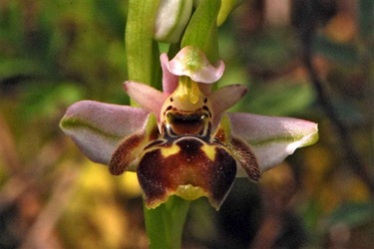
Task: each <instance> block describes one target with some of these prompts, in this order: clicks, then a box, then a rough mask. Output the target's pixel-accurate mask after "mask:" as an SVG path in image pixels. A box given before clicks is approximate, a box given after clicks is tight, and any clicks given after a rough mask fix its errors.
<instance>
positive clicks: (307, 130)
mask: <svg viewBox="0 0 374 249" xmlns="http://www.w3.org/2000/svg"><path fill="white" fill-rule="evenodd" d="M228 115H229V118H230V120H231V127H232V132H233V136H235V137H238V138H240V139H242V140H244V141H246V142H247V143H248V144H249V145H250V146H251V148H252V149H253V152H254V154H255V155H256V158H257V160H258V163H259V167H260V169H261V171H264V170H267V169H269V168H271V167H274V166H276V165H278V164H279V163H281V162H282V161H283V160H284V159H285V158H286V157H287V156H288V155H291V154H293V153H294V151H295V150H296V149H297V148H301V147H304V146H307V145H310V144H313V143H315V142H316V141H317V140H318V127H317V124H316V123H313V122H310V121H306V120H301V119H295V118H285V117H269V116H261V115H255V114H247V113H228Z"/></svg>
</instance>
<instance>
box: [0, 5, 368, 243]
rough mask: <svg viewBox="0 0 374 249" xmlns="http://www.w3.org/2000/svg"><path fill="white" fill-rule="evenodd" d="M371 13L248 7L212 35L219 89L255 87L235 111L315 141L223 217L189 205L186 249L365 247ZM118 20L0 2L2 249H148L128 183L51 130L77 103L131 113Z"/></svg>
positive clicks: (363, 8)
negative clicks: (297, 124)
mask: <svg viewBox="0 0 374 249" xmlns="http://www.w3.org/2000/svg"><path fill="white" fill-rule="evenodd" d="M373 6H374V1H372V0H339V1H338V0H336V1H334V0H310V1H304V0H303V1H298V0H295V1H292V0H282V1H271V0H246V1H243V4H242V5H241V6H240V7H238V8H237V9H236V10H235V11H234V12H233V14H232V15H231V17H230V18H229V20H228V21H227V23H225V25H223V26H222V27H220V51H221V58H222V59H223V60H224V61H225V63H226V73H225V75H224V77H223V79H222V80H221V81H220V83H219V84H221V85H227V84H231V83H243V84H247V85H248V88H249V92H248V94H247V95H246V96H245V98H244V99H243V100H242V101H241V102H240V103H239V104H238V105H237V106H235V107H234V108H232V109H233V110H235V111H244V112H251V113H257V114H264V115H277V116H293V117H299V118H304V119H308V120H312V121H315V122H318V123H319V128H320V141H319V142H318V143H317V144H316V145H314V146H311V147H308V148H304V149H301V150H299V151H297V152H296V153H295V155H293V156H291V157H289V158H288V159H287V161H286V162H284V163H282V165H280V166H279V167H276V168H274V169H272V170H270V171H268V172H265V173H264V174H263V177H262V180H261V181H260V183H259V184H253V183H251V182H249V181H248V180H246V179H238V180H237V181H236V183H235V186H234V188H233V190H232V192H231V193H230V195H229V197H228V198H227V200H226V202H225V203H224V205H223V206H222V208H221V210H220V211H219V212H216V211H215V210H213V209H212V208H211V207H210V206H209V205H208V204H207V202H206V200H205V199H201V200H198V201H196V202H194V203H193V205H192V209H191V210H190V213H189V217H188V220H187V224H186V227H185V231H184V236H183V237H184V239H183V241H184V242H183V248H199V249H200V248H334V249H338V248H342V249H343V248H372V246H373V245H374V206H373V194H374V189H373V188H372V186H370V184H372V183H373V181H374V179H373V175H374V169H373V164H374V146H373V143H374V142H373V140H374V134H373V119H374V118H373V113H374V100H373V96H374V95H373V93H374V84H373V78H374V66H373V47H374V41H373V39H374V28H373V25H374V17H373V13H374V7H373ZM307 9H309V10H313V11H314V12H313V13H317V15H316V16H314V18H312V21H311V23H310V22H309V23H308V22H305V18H306V16H307V15H305V13H304V12H305V11H306V10H307ZM126 12H127V2H126V1H124V0H84V1H83V0H69V1H66V0H55V1H50V0H0V248H2V249H3V248H4V249H8V248H9V249H10V248H25V249H28V248H69V249H70V248H71V249H79V248H93V249H94V248H110V249H111V248H113V249H116V248H147V238H146V234H145V230H144V220H143V214H142V198H141V192H140V189H139V186H138V185H137V179H136V175H134V174H133V173H126V174H125V175H123V176H121V177H113V176H111V175H110V174H109V172H108V170H107V168H106V167H105V166H102V165H97V164H94V163H91V162H90V161H88V160H87V159H86V158H84V157H83V156H82V154H80V152H79V151H78V150H77V148H76V147H75V146H74V144H73V143H72V141H71V140H70V139H69V138H68V137H66V136H65V135H64V134H63V133H62V132H61V131H60V129H59V127H58V124H59V121H60V119H61V117H62V116H63V115H64V112H65V110H66V108H67V107H68V106H69V105H70V104H72V103H74V102H76V101H78V100H82V99H93V100H97V101H103V102H108V103H118V104H128V102H129V99H128V97H127V96H126V94H125V93H124V92H123V91H122V86H121V83H122V82H123V81H124V80H126V79H127V76H126V75H127V73H126V58H125V47H124V43H123V38H124V29H125V20H126ZM309 21H310V20H309ZM303 23H304V24H305V23H307V25H301V24H303ZM308 24H309V25H315V29H314V30H313V34H314V38H313V42H312V44H311V48H312V51H313V57H312V61H313V63H314V65H315V67H316V70H317V72H318V75H319V77H320V78H321V81H322V82H323V87H324V89H325V91H326V93H327V95H328V101H329V103H330V104H331V105H332V106H333V108H334V109H335V110H336V113H337V116H338V121H339V124H340V125H342V126H344V127H345V131H346V134H347V135H348V136H349V137H350V139H351V140H352V143H350V144H349V145H348V147H349V149H352V151H355V152H357V155H358V157H359V158H360V160H361V161H362V165H354V164H352V163H351V161H350V160H346V155H347V151H346V150H344V146H342V145H343V144H344V143H346V141H344V139H342V138H341V136H340V135H339V132H337V129H336V124H335V123H334V121H332V120H331V117H330V116H329V115H327V114H326V112H325V106H323V105H321V104H320V102H319V101H318V93H317V92H316V91H315V87H314V85H313V82H312V81H311V80H310V72H309V70H307V69H306V68H305V67H304V63H303V60H304V59H303V56H302V51H303V43H302V39H303V31H304V29H307V28H308V27H309V26H308ZM361 166H364V168H365V169H364V170H366V173H367V175H366V176H367V178H366V179H364V178H365V177H362V175H361V176H360V175H358V174H356V173H355V172H356V170H355V169H357V167H361ZM361 171H362V170H361Z"/></svg>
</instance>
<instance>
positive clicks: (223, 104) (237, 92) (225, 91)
mask: <svg viewBox="0 0 374 249" xmlns="http://www.w3.org/2000/svg"><path fill="white" fill-rule="evenodd" d="M246 92H247V87H246V86H244V85H239V84H236V85H229V86H225V87H222V88H220V89H218V90H217V91H214V92H213V93H212V94H211V95H210V96H209V98H210V101H211V103H212V105H213V113H214V115H215V116H216V117H217V118H219V117H220V114H221V113H223V112H224V111H226V110H227V109H229V108H230V107H232V106H233V105H235V104H236V103H237V102H238V101H239V100H240V99H241V98H242V97H243V96H244V94H246Z"/></svg>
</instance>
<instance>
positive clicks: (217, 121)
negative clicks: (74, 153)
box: [61, 46, 318, 209]
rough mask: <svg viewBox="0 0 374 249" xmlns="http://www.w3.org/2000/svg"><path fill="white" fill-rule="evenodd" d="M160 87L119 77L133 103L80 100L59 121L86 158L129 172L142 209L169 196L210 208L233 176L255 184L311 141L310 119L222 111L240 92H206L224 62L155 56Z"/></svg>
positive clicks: (192, 55) (189, 52) (191, 52)
mask: <svg viewBox="0 0 374 249" xmlns="http://www.w3.org/2000/svg"><path fill="white" fill-rule="evenodd" d="M161 65H162V69H163V92H161V91H158V90H156V89H154V88H152V87H150V86H148V85H145V84H141V83H137V82H133V81H127V82H125V83H124V89H125V90H126V92H127V93H128V95H129V96H130V97H131V98H133V99H134V100H135V101H136V102H137V103H138V104H139V106H140V107H130V106H121V105H114V104H106V103H100V102H95V101H80V102H77V103H75V104H73V105H72V106H70V107H69V108H68V110H67V112H66V114H65V116H64V117H63V119H62V121H61V127H62V129H63V131H64V132H65V133H66V134H67V135H69V136H70V137H71V138H72V139H73V140H74V142H75V143H76V144H77V146H78V147H79V148H80V149H81V150H82V152H83V153H84V154H85V155H86V156H87V157H88V158H89V159H91V160H92V161H94V162H98V163H102V164H106V165H109V171H110V172H111V173H112V174H114V175H120V174H122V173H123V172H124V171H126V170H131V171H136V172H137V175H138V180H139V183H140V185H141V187H142V189H143V191H144V197H145V202H146V205H147V207H149V208H154V207H157V206H158V205H159V204H161V203H163V202H165V201H167V199H168V197H169V196H170V195H178V196H180V197H182V198H184V199H187V200H194V199H197V198H199V197H201V196H206V197H207V198H208V200H209V202H210V204H211V205H212V206H213V207H215V208H216V209H218V208H219V207H220V206H221V204H222V202H223V201H224V199H225V197H226V196H227V194H228V192H229V190H230V188H231V186H232V184H233V182H234V180H235V177H236V176H248V177H249V179H251V180H253V181H258V180H259V178H260V174H261V172H262V171H264V170H266V169H269V168H271V167H273V166H276V165H277V164H279V163H280V162H282V161H283V160H284V159H285V157H287V156H288V155H290V154H292V153H293V152H294V151H295V150H296V149H297V148H300V147H303V146H307V145H310V144H312V143H314V142H315V141H317V139H318V129H317V124H315V123H312V122H309V121H305V120H299V119H294V118H285V117H268V116H260V115H254V114H248V113H226V112H225V111H226V110H227V109H228V108H229V107H231V106H233V105H234V104H235V103H237V102H238V101H239V100H240V99H241V97H242V96H243V95H244V94H245V93H246V91H247V89H246V87H245V86H243V85H229V86H226V87H223V88H220V89H218V90H216V91H213V92H211V90H210V84H212V83H214V82H216V81H218V80H219V79H220V78H221V76H222V74H223V71H224V63H223V62H222V61H219V62H218V63H217V64H216V65H211V64H210V63H209V61H208V60H207V58H206V57H205V55H204V53H202V52H201V51H200V50H198V49H196V48H194V47H191V46H189V47H185V48H183V49H182V50H181V51H180V52H179V53H178V54H177V55H176V56H175V57H174V58H173V59H172V60H170V61H169V59H168V57H167V55H166V54H162V55H161Z"/></svg>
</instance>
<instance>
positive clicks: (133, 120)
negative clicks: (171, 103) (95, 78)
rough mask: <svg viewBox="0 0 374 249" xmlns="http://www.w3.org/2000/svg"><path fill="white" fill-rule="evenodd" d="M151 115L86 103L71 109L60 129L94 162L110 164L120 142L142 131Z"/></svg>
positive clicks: (68, 110) (129, 108)
mask: <svg viewBox="0 0 374 249" xmlns="http://www.w3.org/2000/svg"><path fill="white" fill-rule="evenodd" d="M147 115H148V112H147V111H145V110H143V109H140V108H134V107H129V106H121V105H113V104H105V103H100V102H96V101H89V100H84V101H80V102H77V103H75V104H73V105H71V106H70V107H69V108H68V109H67V111H66V114H65V116H64V117H63V118H62V120H61V123H60V126H61V128H62V130H63V131H64V132H65V133H66V134H67V135H69V136H70V137H71V138H72V139H73V140H74V142H75V143H76V144H77V146H78V147H79V149H80V150H81V151H82V152H83V153H84V154H85V155H86V156H87V157H88V158H89V159H91V160H92V161H94V162H98V163H103V164H108V163H109V160H110V158H111V156H112V154H113V152H114V150H115V149H116V147H117V145H118V144H119V142H120V141H121V140H122V139H123V138H124V137H125V136H127V135H129V134H132V133H134V132H136V131H138V130H139V129H141V128H142V127H143V124H144V122H145V120H146V118H147Z"/></svg>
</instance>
